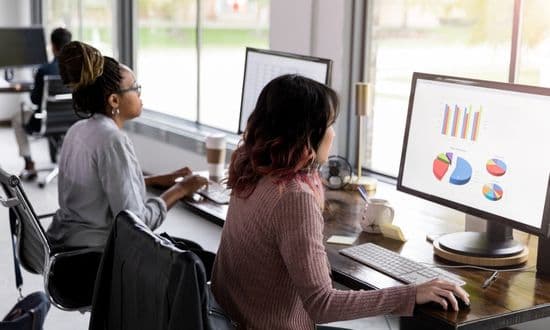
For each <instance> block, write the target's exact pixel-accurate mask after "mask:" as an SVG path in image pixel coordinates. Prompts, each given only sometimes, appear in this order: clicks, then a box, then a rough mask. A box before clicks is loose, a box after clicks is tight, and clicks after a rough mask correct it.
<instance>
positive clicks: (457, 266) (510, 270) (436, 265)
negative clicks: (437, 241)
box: [420, 261, 535, 273]
mask: <svg viewBox="0 0 550 330" xmlns="http://www.w3.org/2000/svg"><path fill="white" fill-rule="evenodd" d="M420 263H421V264H425V265H429V266H433V267H436V268H473V269H479V270H484V271H487V272H498V273H503V272H527V271H528V270H529V269H532V268H535V266H529V267H520V268H510V269H496V268H487V267H482V266H475V265H439V264H434V263H431V262H424V261H420ZM530 273H534V271H530Z"/></svg>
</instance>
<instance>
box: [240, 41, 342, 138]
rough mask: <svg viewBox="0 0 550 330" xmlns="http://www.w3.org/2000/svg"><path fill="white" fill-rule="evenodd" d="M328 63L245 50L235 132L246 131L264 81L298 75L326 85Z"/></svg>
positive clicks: (329, 63) (328, 70) (278, 53)
mask: <svg viewBox="0 0 550 330" xmlns="http://www.w3.org/2000/svg"><path fill="white" fill-rule="evenodd" d="M331 63H332V62H331V61H330V60H328V59H322V58H317V57H312V56H302V55H296V54H290V53H283V52H277V51H271V50H260V49H254V48H247V49H246V63H245V70H244V80H243V91H242V98H241V115H240V116H241V117H240V120H239V133H242V132H243V131H244V130H245V128H246V122H247V121H248V117H249V116H250V114H251V113H252V111H254V107H255V106H256V101H257V100H258V96H259V95H260V92H261V91H262V89H263V88H264V86H265V85H267V83H268V82H270V81H271V80H273V79H274V78H276V77H279V76H282V75H284V74H299V75H302V76H304V77H307V78H310V79H313V80H315V81H318V82H320V83H323V84H327V85H329V84H330V72H331Z"/></svg>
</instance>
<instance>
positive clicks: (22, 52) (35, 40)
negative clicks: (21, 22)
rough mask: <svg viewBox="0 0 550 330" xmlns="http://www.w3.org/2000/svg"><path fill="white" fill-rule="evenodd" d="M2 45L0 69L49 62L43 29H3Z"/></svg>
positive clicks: (0, 38) (0, 42)
mask: <svg viewBox="0 0 550 330" xmlns="http://www.w3.org/2000/svg"><path fill="white" fill-rule="evenodd" d="M0 45H1V48H2V51H0V68H15V67H23V66H32V65H40V64H44V63H46V62H47V61H48V58H47V55H46V40H45V39H44V29H42V28H41V27H9V28H6V27H1V28H0Z"/></svg>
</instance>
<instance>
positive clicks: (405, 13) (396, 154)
mask: <svg viewBox="0 0 550 330" xmlns="http://www.w3.org/2000/svg"><path fill="white" fill-rule="evenodd" d="M513 2H514V1H513V0H502V1H501V0H479V1H478V0H475V1H474V0H462V1H461V0H448V1H439V0H383V1H382V0H376V1H374V8H373V14H372V16H373V17H372V22H371V24H372V34H371V35H370V36H367V42H371V53H370V54H369V55H370V63H368V66H367V67H368V70H369V74H368V75H369V76H370V77H371V81H372V82H373V83H374V89H375V95H374V103H373V113H372V116H371V117H369V118H368V121H370V124H369V126H371V129H370V131H369V134H368V137H367V138H366V139H367V142H368V143H366V144H367V145H366V146H365V150H364V157H363V159H364V160H365V161H364V165H363V166H365V167H367V168H369V169H371V170H374V171H377V172H381V173H384V174H389V175H391V176H397V172H398V169H399V161H400V157H401V147H402V143H403V133H404V128H405V120H406V114H407V106H408V99H409V92H410V82H411V77H412V73H413V72H414V71H418V72H428V73H438V74H447V75H455V76H463V77H473V78H480V79H489V80H498V81H507V79H508V67H509V58H510V43H511V41H510V40H511V30H512V28H511V26H512V17H513ZM503 27H510V28H505V29H503Z"/></svg>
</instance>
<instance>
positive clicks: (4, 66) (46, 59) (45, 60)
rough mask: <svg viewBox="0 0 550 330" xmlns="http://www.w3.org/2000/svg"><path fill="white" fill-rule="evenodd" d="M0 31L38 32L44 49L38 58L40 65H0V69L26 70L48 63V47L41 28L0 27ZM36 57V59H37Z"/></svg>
mask: <svg viewBox="0 0 550 330" xmlns="http://www.w3.org/2000/svg"><path fill="white" fill-rule="evenodd" d="M0 30H4V31H6V30H11V31H30V30H38V32H39V33H38V35H40V36H42V44H43V45H44V47H41V48H43V49H42V52H41V54H40V55H39V56H38V57H40V58H41V59H43V61H41V62H40V63H28V64H15V65H0V69H7V68H14V69H15V68H26V67H35V66H39V65H42V64H45V63H47V62H48V53H47V50H46V48H47V47H48V44H47V41H46V35H45V32H44V28H43V27H42V26H28V27H13V26H6V27H0ZM38 57H37V58H38Z"/></svg>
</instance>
